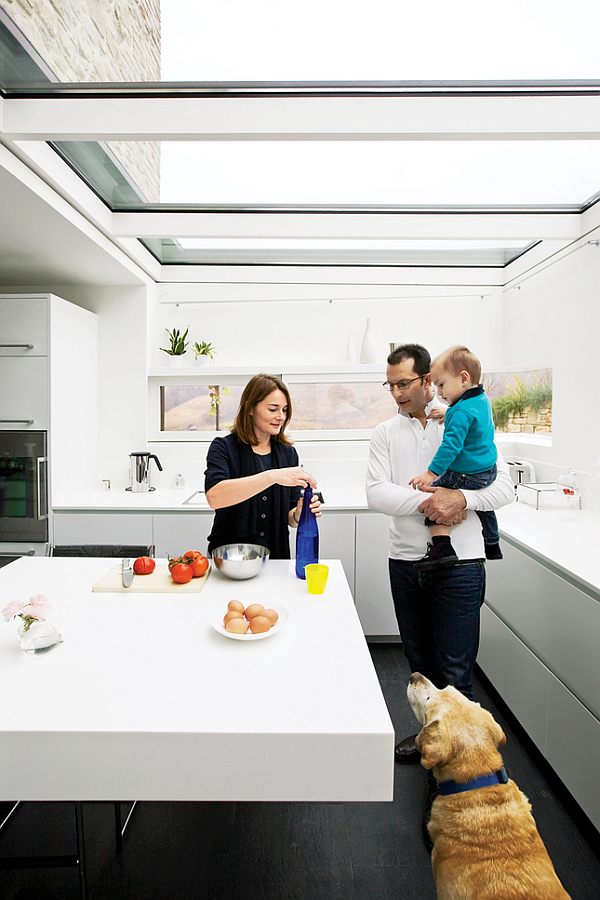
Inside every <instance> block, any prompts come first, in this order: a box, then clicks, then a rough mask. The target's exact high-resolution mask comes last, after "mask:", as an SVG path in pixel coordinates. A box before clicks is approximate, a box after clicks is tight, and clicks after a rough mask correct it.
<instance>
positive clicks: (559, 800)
mask: <svg viewBox="0 0 600 900" xmlns="http://www.w3.org/2000/svg"><path fill="white" fill-rule="evenodd" d="M371 653H372V656H373V660H374V663H375V666H376V668H377V671H378V674H379V677H380V681H381V685H382V688H383V692H384V694H385V697H386V700H387V703H388V707H389V710H390V715H391V717H392V721H393V723H394V727H395V729H396V734H397V736H398V737H402V736H404V735H406V734H410V733H411V732H414V731H416V723H415V720H414V718H413V716H412V713H411V712H410V709H409V708H408V705H407V702H406V699H405V691H406V684H407V681H408V675H409V672H408V667H407V664H406V661H405V660H404V656H403V654H402V650H401V648H400V647H399V646H398V645H394V644H374V645H371ZM475 699H476V700H478V701H479V702H480V703H481V704H482V705H483V706H485V707H486V708H488V709H490V710H491V712H492V713H493V715H494V716H495V718H496V719H497V720H498V721H499V722H500V724H501V725H502V727H503V728H504V730H505V732H506V734H507V738H508V742H507V745H506V747H505V748H503V756H504V760H505V763H506V767H507V769H508V772H509V775H510V776H511V777H512V778H513V779H514V780H515V781H516V782H517V784H518V785H519V786H520V787H521V789H522V790H523V791H524V792H525V793H526V794H527V795H528V797H529V798H530V800H531V802H532V805H533V812H534V815H535V818H536V821H537V823H538V828H539V830H540V833H541V835H542V837H543V839H544V841H545V843H546V846H547V847H548V851H549V853H550V856H551V857H552V860H553V862H554V865H555V868H556V870H557V873H558V875H559V877H560V878H561V880H562V881H563V884H564V886H565V888H566V890H567V891H568V892H569V893H570V894H571V897H572V898H573V900H598V897H600V858H599V856H598V855H597V851H598V847H599V835H598V833H597V832H596V831H595V830H594V829H591V827H590V825H589V822H588V820H587V819H586V818H585V817H584V816H583V815H582V814H581V812H580V811H579V809H578V808H577V807H575V806H574V805H573V804H572V803H571V802H569V798H568V795H566V793H565V792H564V789H563V788H562V786H561V785H560V783H559V782H558V781H557V779H556V777H555V776H554V775H553V773H552V772H550V771H549V770H548V769H547V768H546V766H545V764H544V763H543V761H542V760H541V759H540V758H539V755H538V754H537V751H535V748H533V747H532V746H531V745H530V742H529V741H528V739H527V738H526V736H525V735H524V734H523V733H522V731H521V729H520V728H519V727H518V725H517V724H516V723H515V722H514V720H512V717H511V716H510V713H508V711H507V710H506V709H505V708H504V707H503V704H502V703H501V701H499V699H498V698H497V697H496V696H495V694H494V692H493V690H492V689H491V688H490V686H489V685H488V684H487V683H486V682H485V679H483V677H480V678H478V680H477V683H476V697H475ZM0 764H1V762H0ZM40 764H41V765H43V760H41V761H40ZM425 794H426V784H425V776H424V772H423V770H422V769H421V767H420V766H419V765H411V766H396V785H395V795H394V801H393V803H238V804H236V805H235V806H234V805H232V804H225V803H140V804H138V805H137V807H136V809H135V811H134V813H133V816H132V818H131V822H130V825H129V828H128V830H127V832H126V835H125V839H124V848H123V852H122V853H121V855H120V856H117V855H115V853H114V834H113V808H112V806H111V804H106V803H88V804H85V807H84V811H85V828H86V845H87V847H88V877H89V886H90V898H91V900H171V898H173V900H188V898H190V900H191V898H194V900H435V889H434V885H433V879H432V876H431V867H430V858H429V854H428V853H427V851H426V849H425V846H424V844H423V841H422V836H421V830H420V823H421V817H422V810H423V804H424V800H425ZM1 806H3V805H2V804H0V807H1ZM1 813H2V809H0V821H1V820H2V818H3V816H2V814H1ZM74 834H75V832H74V816H73V806H72V804H67V803H47V804H38V803H27V804H22V805H21V806H20V807H19V808H18V809H17V812H16V813H15V814H14V816H13V817H12V819H11V820H10V822H9V823H8V824H7V826H6V828H5V829H4V831H3V832H2V834H1V835H0V856H4V857H6V856H13V855H16V854H21V853H23V854H27V853H38V854H39V853H43V854H72V853H74V846H75V837H74ZM0 879H1V881H0V897H1V898H2V900H17V898H18V900H38V898H39V900H46V898H55V897H56V898H60V900H70V898H77V897H78V896H79V893H78V882H77V872H76V870H75V869H51V870H23V871H12V872H3V873H1V874H0Z"/></svg>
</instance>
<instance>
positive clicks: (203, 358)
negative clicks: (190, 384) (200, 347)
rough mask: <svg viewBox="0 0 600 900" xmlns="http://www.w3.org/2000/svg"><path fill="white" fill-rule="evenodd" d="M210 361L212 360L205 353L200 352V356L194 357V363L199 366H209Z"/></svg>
mask: <svg viewBox="0 0 600 900" xmlns="http://www.w3.org/2000/svg"><path fill="white" fill-rule="evenodd" d="M211 362H212V360H211V358H210V356H208V355H207V354H206V353H201V354H200V356H197V357H196V363H197V364H198V365H199V366H209V365H210V363H211Z"/></svg>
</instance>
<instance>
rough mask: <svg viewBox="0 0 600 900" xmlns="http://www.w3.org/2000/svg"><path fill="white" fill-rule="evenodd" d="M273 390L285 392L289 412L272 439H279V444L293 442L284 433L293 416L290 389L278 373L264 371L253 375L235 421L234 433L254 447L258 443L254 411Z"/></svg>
mask: <svg viewBox="0 0 600 900" xmlns="http://www.w3.org/2000/svg"><path fill="white" fill-rule="evenodd" d="M273 391H281V392H282V394H285V399H286V403H287V413H286V416H285V422H284V423H283V425H282V427H281V429H280V431H279V434H274V435H273V436H272V437H271V440H273V441H277V443H279V444H291V443H292V442H291V441H290V439H289V438H288V437H286V435H285V434H284V432H285V429H286V428H287V426H288V424H289V421H290V419H291V418H292V400H291V397H290V392H289V391H288V389H287V387H286V386H285V384H284V383H283V381H281V379H279V378H277V376H276V375H265V374H264V373H261V374H260V375H253V376H252V378H251V379H250V381H249V382H248V384H247V385H246V387H245V388H244V390H243V393H242V396H241V399H240V405H239V407H238V411H237V414H236V417H235V421H234V423H233V428H232V431H233V433H234V434H235V435H237V437H238V438H239V440H240V441H242V442H243V443H244V444H250V445H251V446H252V447H256V445H257V444H258V438H257V437H256V431H255V430H254V419H253V417H252V413H253V411H254V407H255V406H256V404H257V403H260V402H261V401H262V400H264V399H265V397H268V396H269V394H272V393H273Z"/></svg>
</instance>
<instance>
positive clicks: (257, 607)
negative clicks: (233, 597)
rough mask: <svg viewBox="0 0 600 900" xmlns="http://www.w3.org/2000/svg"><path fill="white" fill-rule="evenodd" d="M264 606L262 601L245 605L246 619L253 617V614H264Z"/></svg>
mask: <svg viewBox="0 0 600 900" xmlns="http://www.w3.org/2000/svg"><path fill="white" fill-rule="evenodd" d="M264 612H265V608H264V606H263V605H262V603H251V604H250V606H248V607H246V612H245V614H244V615H245V616H246V618H247V619H248V620H250V619H253V618H254V616H258V615H264Z"/></svg>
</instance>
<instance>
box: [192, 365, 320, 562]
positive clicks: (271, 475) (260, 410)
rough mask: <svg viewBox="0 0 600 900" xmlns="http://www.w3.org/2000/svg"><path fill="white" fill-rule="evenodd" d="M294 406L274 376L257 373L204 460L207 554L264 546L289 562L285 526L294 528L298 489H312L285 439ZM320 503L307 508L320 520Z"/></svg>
mask: <svg viewBox="0 0 600 900" xmlns="http://www.w3.org/2000/svg"><path fill="white" fill-rule="evenodd" d="M291 418H292V402H291V400H290V395H289V391H288V389H287V387H286V386H285V384H284V383H283V382H282V381H280V379H279V378H276V377H275V376H274V375H264V374H261V375H255V376H254V377H253V378H251V379H250V381H249V382H248V384H247V385H246V387H245V388H244V392H243V394H242V398H241V400H240V405H239V409H238V411H237V415H236V417H235V422H234V423H233V428H232V432H231V434H228V435H226V437H217V438H215V439H214V441H213V442H212V444H211V445H210V449H209V451H208V455H207V458H206V463H207V467H206V472H205V473H204V475H205V479H204V489H205V491H206V499H207V500H208V504H209V506H210V507H211V509H214V510H216V513H215V519H214V522H213V528H212V532H211V534H210V535H209V538H208V552H209V553H212V551H213V550H214V549H215V547H221V546H222V545H223V544H232V543H237V542H239V543H250V544H261V545H262V546H264V547H268V549H269V551H270V555H271V559H289V558H290V545H289V531H288V526H290V527H292V528H297V527H298V522H299V521H300V511H301V509H302V499H301V497H300V489H301V488H303V487H306V486H307V485H310V486H311V487H312V488H316V486H317V483H316V481H315V479H314V478H313V476H312V475H311V474H310V473H309V472H306V471H305V470H304V469H303V468H302V467H301V466H300V465H299V463H298V454H297V453H296V450H295V449H294V447H292V445H291V441H290V440H289V439H288V438H287V437H286V435H285V429H286V427H287V425H288V422H289V421H290V419H291ZM320 506H321V504H320V502H319V500H318V498H317V497H313V499H312V502H311V509H312V510H313V511H314V513H315V515H317V516H320V515H321V512H320Z"/></svg>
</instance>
